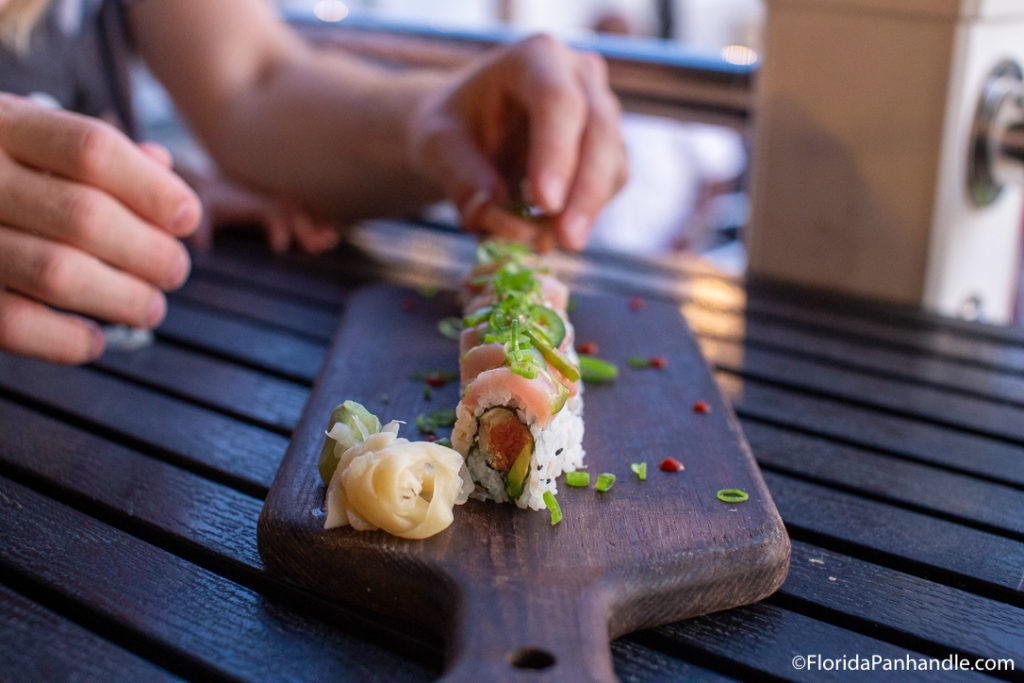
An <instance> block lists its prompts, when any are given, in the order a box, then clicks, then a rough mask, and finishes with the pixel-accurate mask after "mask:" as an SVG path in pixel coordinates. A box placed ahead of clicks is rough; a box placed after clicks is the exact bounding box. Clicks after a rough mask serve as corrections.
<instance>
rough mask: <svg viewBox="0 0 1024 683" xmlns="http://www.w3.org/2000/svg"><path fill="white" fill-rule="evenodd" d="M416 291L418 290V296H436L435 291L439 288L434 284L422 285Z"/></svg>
mask: <svg viewBox="0 0 1024 683" xmlns="http://www.w3.org/2000/svg"><path fill="white" fill-rule="evenodd" d="M416 291H417V292H419V294H420V296H422V297H424V298H427V299H429V298H431V297H433V296H437V292H438V291H439V290H438V287H437V286H436V285H423V286H422V287H419V288H417V289H416Z"/></svg>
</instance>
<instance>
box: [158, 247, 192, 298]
mask: <svg viewBox="0 0 1024 683" xmlns="http://www.w3.org/2000/svg"><path fill="white" fill-rule="evenodd" d="M191 267H192V262H191V261H190V260H189V257H188V253H187V252H186V251H185V250H184V249H182V250H181V253H180V254H178V260H177V261H175V262H174V268H173V269H172V270H171V274H170V275H169V276H168V277H167V282H166V286H165V287H164V289H166V290H168V291H171V290H175V289H178V288H179V287H181V286H182V285H183V284H185V280H187V279H188V274H189V271H190V270H191Z"/></svg>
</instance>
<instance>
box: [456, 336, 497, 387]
mask: <svg viewBox="0 0 1024 683" xmlns="http://www.w3.org/2000/svg"><path fill="white" fill-rule="evenodd" d="M504 364H505V347H504V345H502V344H499V343H498V342H492V343H490V344H481V345H480V346H474V347H473V348H471V349H470V350H469V351H467V352H466V353H465V354H464V355H463V356H462V358H460V359H459V381H460V382H461V383H462V387H463V388H465V387H466V386H468V385H469V383H470V382H472V381H473V380H474V379H476V376H477V375H479V374H480V373H481V372H485V371H487V370H493V369H494V368H498V367H501V366H502V365H504Z"/></svg>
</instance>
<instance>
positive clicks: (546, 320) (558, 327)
mask: <svg viewBox="0 0 1024 683" xmlns="http://www.w3.org/2000/svg"><path fill="white" fill-rule="evenodd" d="M530 316H531V317H532V318H533V321H534V325H535V326H536V327H537V328H538V329H539V330H540V331H541V332H542V333H543V334H544V338H545V339H547V340H548V342H550V343H551V346H553V347H555V348H556V349H557V348H558V347H559V346H560V345H561V343H562V340H564V339H565V323H564V322H563V321H562V316H560V315H558V314H557V313H555V312H554V311H553V310H551V309H550V308H548V307H547V306H537V305H535V306H530Z"/></svg>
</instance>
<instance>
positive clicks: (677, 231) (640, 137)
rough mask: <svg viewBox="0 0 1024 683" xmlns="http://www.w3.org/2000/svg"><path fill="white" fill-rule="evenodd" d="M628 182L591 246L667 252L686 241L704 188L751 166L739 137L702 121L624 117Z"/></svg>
mask: <svg viewBox="0 0 1024 683" xmlns="http://www.w3.org/2000/svg"><path fill="white" fill-rule="evenodd" d="M622 130H623V138H624V139H625V143H626V153H627V155H628V157H629V182H628V183H627V184H626V187H624V188H623V189H622V192H620V193H619V194H618V195H617V196H616V197H615V198H614V199H613V200H612V201H611V202H610V203H609V204H608V206H607V207H606V208H605V210H604V211H603V212H602V213H601V216H600V217H599V218H598V220H597V224H596V226H595V228H594V234H593V237H592V238H591V241H590V246H593V247H597V248H601V249H610V250H615V251H621V252H626V253H632V254H655V253H663V252H665V251H669V250H671V249H673V247H674V246H675V245H676V244H677V243H679V242H680V241H681V240H684V239H685V238H687V237H692V236H688V235H686V228H687V227H688V226H689V225H690V221H691V218H692V217H693V213H694V209H695V208H696V204H697V199H698V197H699V195H700V190H701V188H702V187H703V186H705V185H707V184H709V183H710V184H713V183H722V182H726V181H729V180H732V179H734V178H736V177H738V176H739V175H740V174H741V173H742V172H743V170H744V168H745V167H746V163H747V158H746V152H745V151H744V149H743V141H742V139H741V138H740V135H739V133H737V132H735V131H733V130H730V129H728V128H723V127H720V126H713V125H708V124H703V123H681V122H679V121H674V120H672V119H666V118H662V117H656V116H646V115H642V114H630V113H626V114H623V117H622Z"/></svg>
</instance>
